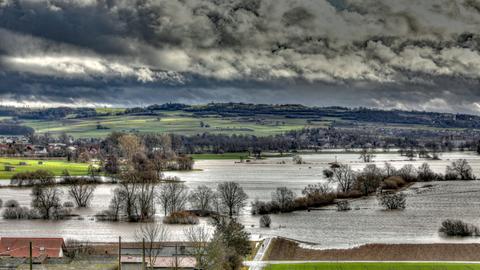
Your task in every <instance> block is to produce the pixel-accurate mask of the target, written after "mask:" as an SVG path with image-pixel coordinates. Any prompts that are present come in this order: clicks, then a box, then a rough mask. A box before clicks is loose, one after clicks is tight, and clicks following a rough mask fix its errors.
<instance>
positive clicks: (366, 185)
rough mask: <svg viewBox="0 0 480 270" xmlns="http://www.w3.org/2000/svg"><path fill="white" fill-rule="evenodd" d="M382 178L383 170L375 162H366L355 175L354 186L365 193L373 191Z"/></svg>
mask: <svg viewBox="0 0 480 270" xmlns="http://www.w3.org/2000/svg"><path fill="white" fill-rule="evenodd" d="M383 178H384V175H383V171H382V170H381V169H380V168H378V167H377V165H375V164H368V165H367V166H365V168H363V170H362V172H361V173H359V174H358V175H357V177H356V188H357V189H359V190H361V191H362V192H363V194H365V195H367V194H369V193H371V192H374V191H375V190H376V189H377V188H378V187H379V186H380V183H381V182H382V180H383Z"/></svg>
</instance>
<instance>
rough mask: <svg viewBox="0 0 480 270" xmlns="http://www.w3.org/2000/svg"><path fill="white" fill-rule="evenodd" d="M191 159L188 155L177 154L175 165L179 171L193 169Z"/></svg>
mask: <svg viewBox="0 0 480 270" xmlns="http://www.w3.org/2000/svg"><path fill="white" fill-rule="evenodd" d="M194 163H195V162H194V161H193V158H192V157H189V156H179V157H178V158H177V165H178V169H179V170H180V171H190V170H192V169H193V164H194Z"/></svg>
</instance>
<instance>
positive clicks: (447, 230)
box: [439, 219, 480, 236]
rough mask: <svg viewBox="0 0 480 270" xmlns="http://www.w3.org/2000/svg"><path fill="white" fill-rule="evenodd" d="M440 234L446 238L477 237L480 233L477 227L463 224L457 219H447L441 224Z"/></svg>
mask: <svg viewBox="0 0 480 270" xmlns="http://www.w3.org/2000/svg"><path fill="white" fill-rule="evenodd" d="M439 232H440V233H443V234H445V235H447V236H478V235H480V231H479V229H478V227H476V226H474V225H472V224H468V223H465V222H463V221H461V220H457V219H447V220H445V221H443V222H442V226H441V227H440V229H439Z"/></svg>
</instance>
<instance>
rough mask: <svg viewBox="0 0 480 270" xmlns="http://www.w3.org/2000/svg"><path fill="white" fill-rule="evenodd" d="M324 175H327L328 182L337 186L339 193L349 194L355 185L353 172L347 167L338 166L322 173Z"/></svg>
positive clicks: (344, 165)
mask: <svg viewBox="0 0 480 270" xmlns="http://www.w3.org/2000/svg"><path fill="white" fill-rule="evenodd" d="M324 175H328V176H329V177H328V178H329V180H330V181H332V182H334V183H336V184H337V185H338V189H339V190H340V191H341V192H349V191H351V190H352V188H353V184H354V183H355V172H354V171H353V170H352V168H351V167H350V166H349V165H346V164H338V165H337V166H334V167H332V168H331V169H327V170H325V171H324Z"/></svg>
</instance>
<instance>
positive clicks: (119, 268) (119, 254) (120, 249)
mask: <svg viewBox="0 0 480 270" xmlns="http://www.w3.org/2000/svg"><path fill="white" fill-rule="evenodd" d="M118 270H122V237H121V236H119V237H118Z"/></svg>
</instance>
